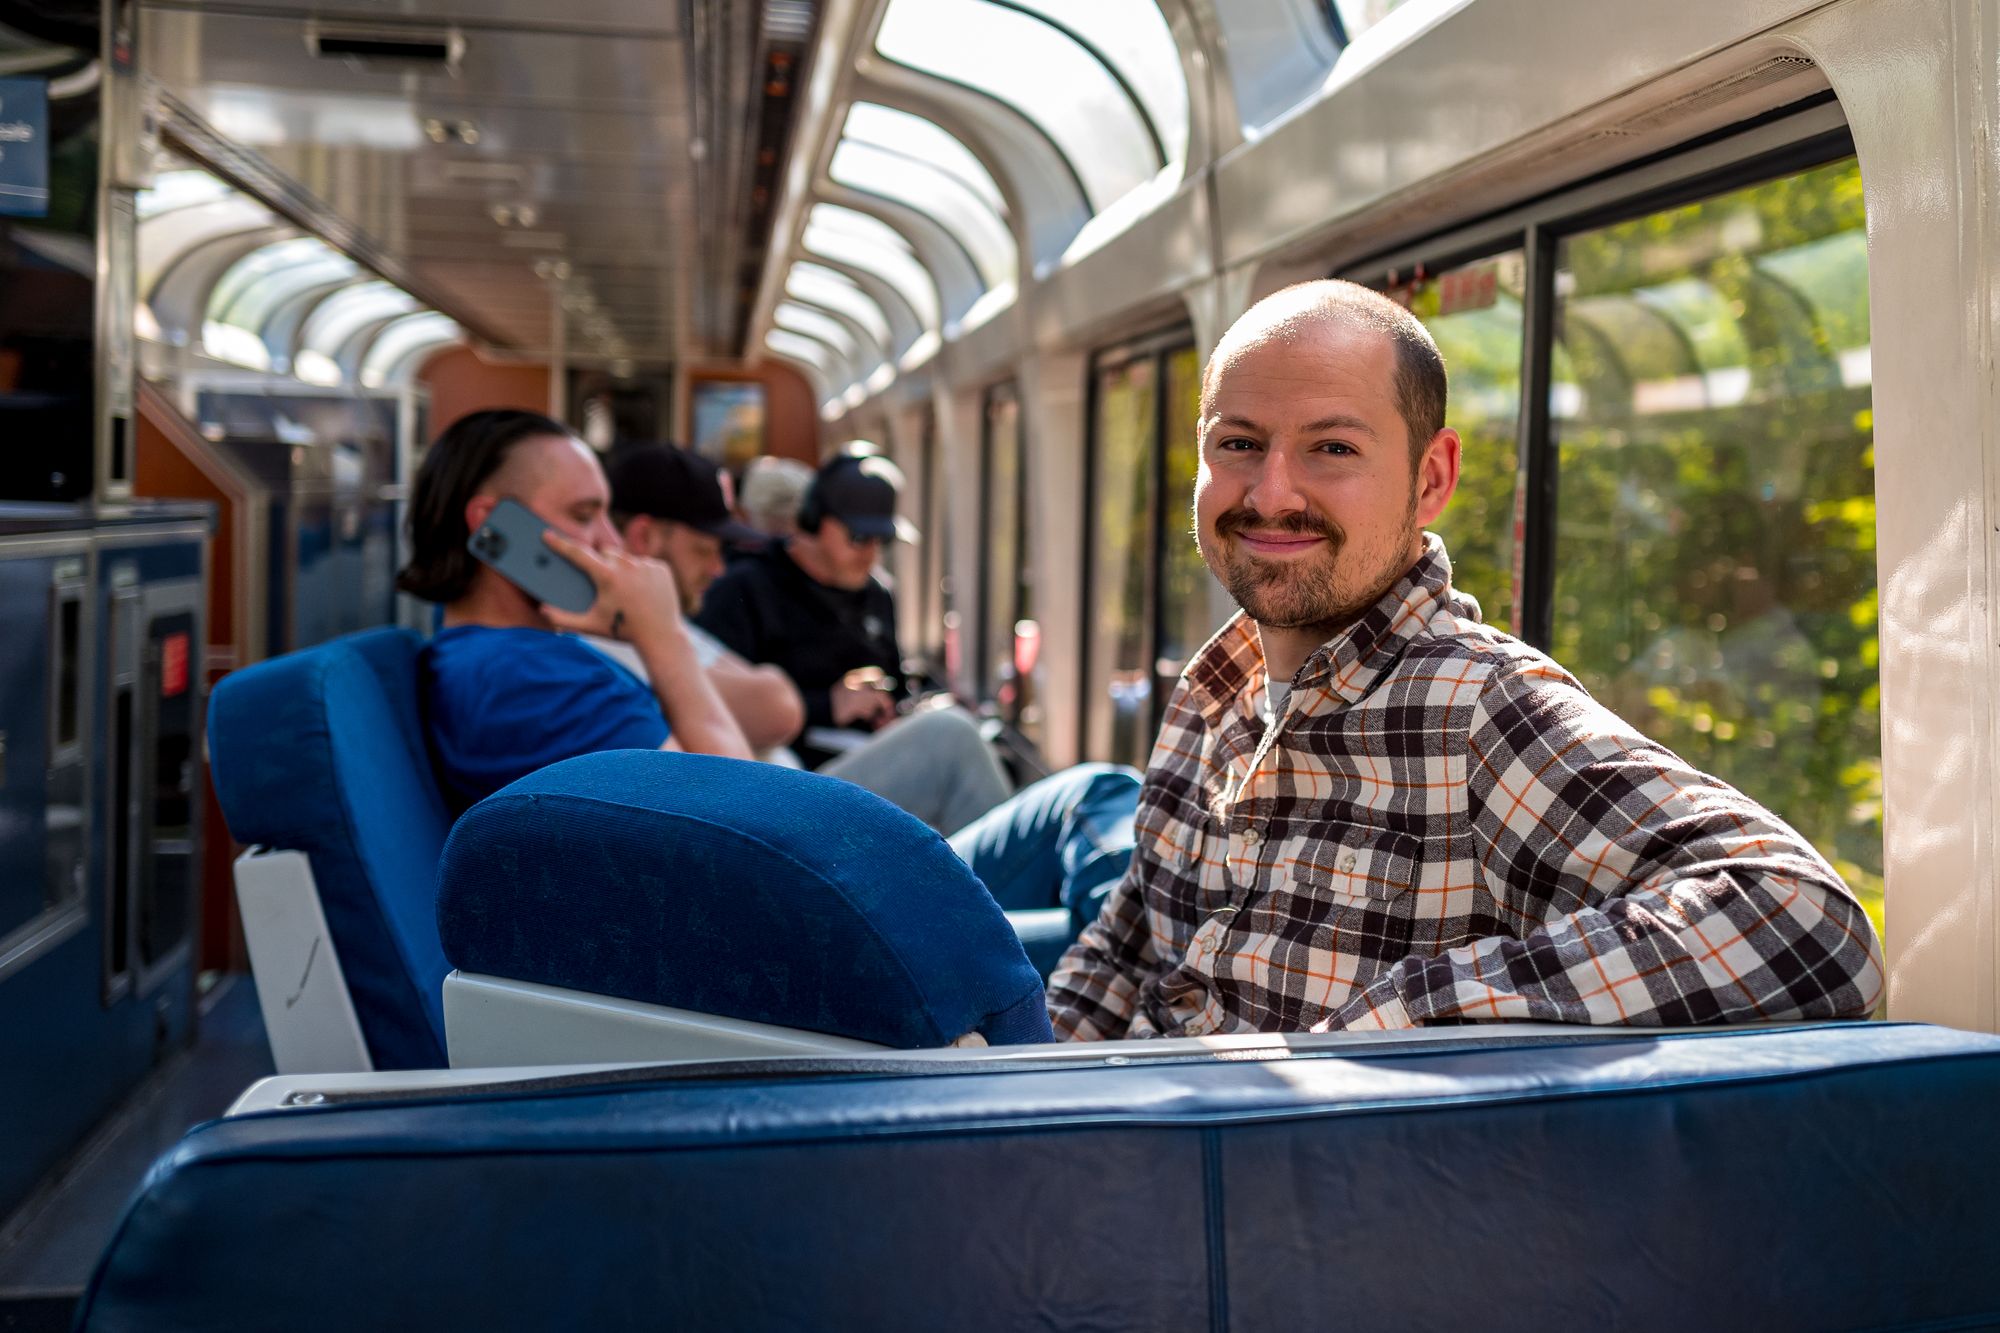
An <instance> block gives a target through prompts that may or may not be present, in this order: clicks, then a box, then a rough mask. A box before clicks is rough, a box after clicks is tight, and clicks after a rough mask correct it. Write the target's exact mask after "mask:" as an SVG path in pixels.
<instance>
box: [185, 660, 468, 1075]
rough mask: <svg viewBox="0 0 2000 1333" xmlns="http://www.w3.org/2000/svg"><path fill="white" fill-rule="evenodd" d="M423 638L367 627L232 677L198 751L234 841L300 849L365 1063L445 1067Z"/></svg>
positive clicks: (442, 812)
mask: <svg viewBox="0 0 2000 1333" xmlns="http://www.w3.org/2000/svg"><path fill="white" fill-rule="evenodd" d="M421 646H422V640H421V639H419V638H418V637H417V636H416V635H415V634H412V633H411V632H410V631H408V630H403V629H376V630H367V631H364V632H362V633H360V634H351V635H348V636H346V637H344V638H340V639H335V640H333V641H331V642H329V643H323V644H320V645H319V646H317V647H315V648H310V649H307V650H305V651H304V652H297V653H289V654H287V655H285V656H283V657H276V658H272V659H271V660H269V661H267V662H260V663H258V664H257V665H255V666H250V667H245V668H244V669H242V670H240V671H234V672H231V673H230V674H229V675H227V676H225V677H224V678H223V679H222V681H221V682H220V683H219V684H218V685H217V686H216V687H215V692H214V695H213V697H212V699H211V700H210V702H209V709H208V737H209V753H210V756H211V763H212V768H213V772H214V776H215V791H216V796H217V798H218V799H219V800H220V801H221V803H222V813H223V817H224V818H225V819H226V820H227V821H228V824H229V831H230V833H231V834H232V835H233V836H234V837H235V838H236V840H237V841H238V842H242V843H247V844H252V845H262V846H265V847H270V848H276V849H280V850H288V851H299V852H303V853H305V855H306V857H307V858H308V860H310V861H311V863H312V871H313V878H314V880H315V882H316V883H317V885H318V888H319V894H320V900H321V906H322V908H323V910H324V911H325V913H326V923H327V928H328V931H329V932H330V933H331V935H332V937H333V945H334V948H335V950H336V951H337V953H338V955H339V957H340V962H341V966H342V967H343V968H344V969H345V971H346V976H347V985H348V989H349V992H350V994H351V995H352V997H353V1001H354V1012H355V1016H356V1017H357V1018H358V1019H359V1020H360V1023H361V1030H362V1034H363V1036H364V1037H365V1038H366V1040H367V1043H368V1049H369V1055H370V1057H371V1058H372V1059H373V1060H374V1063H375V1067H376V1068H377V1069H433V1068H439V1067H442V1066H443V1065H444V1063H445V1046H444V1013H443V1007H442V1001H441V998H440V995H441V990H440V988H441V986H442V984H443V982H444V976H445V973H446V972H447V971H448V970H449V969H448V967H447V966H446V963H445V959H444V952H443V949H442V948H441V946H440V945H439V942H438V932H437V889H436V885H437V865H438V855H439V853H440V852H441V851H442V849H443V847H444V840H445V834H446V833H447V832H448V831H449V829H450V827H451V818H450V815H449V814H448V813H447V812H446V809H445V804H444V798H443V797H442V795H440V794H439V792H438V787H437V781H436V779H435V778H434V777H433V776H432V773H431V766H430V758H429V755H428V753H427V751H426V749H425V746H424V741H423V729H422V720H421V717H420V714H419V710H418V705H417V652H418V650H419V649H420V648H421Z"/></svg>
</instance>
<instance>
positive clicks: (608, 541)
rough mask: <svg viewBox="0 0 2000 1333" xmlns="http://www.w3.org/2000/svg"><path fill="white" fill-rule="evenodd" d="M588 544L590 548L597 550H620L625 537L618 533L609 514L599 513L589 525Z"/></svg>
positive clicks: (623, 546) (623, 544)
mask: <svg viewBox="0 0 2000 1333" xmlns="http://www.w3.org/2000/svg"><path fill="white" fill-rule="evenodd" d="M590 545H591V549H592V550H597V551H622V550H624V549H625V539H624V538H623V537H621V536H619V535H618V529H617V527H616V526H615V525H614V524H613V523H612V522H611V518H610V516H609V515H599V516H598V518H597V520H596V521H595V522H593V523H592V524H591V525H590Z"/></svg>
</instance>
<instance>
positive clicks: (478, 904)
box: [438, 750, 1053, 1048]
mask: <svg viewBox="0 0 2000 1333" xmlns="http://www.w3.org/2000/svg"><path fill="white" fill-rule="evenodd" d="M438 921H439V929H440V931H441V933H442V936H443V941H444V950H445V955H446V957H447V958H449V959H450V961H451V963H452V965H453V966H455V967H458V968H460V969H462V970H464V971H467V972H480V973H486V974H489V975H493V976H499V977H506V978H510V979H513V980H517V981H532V982H539V983H541V984H543V985H549V986H562V987H566V988H569V989H572V990H581V991H589V992H592V993H594V994H598V995H611V996H617V997H620V998H623V999H628V1000H639V1001H643V1002H646V1003H650V1004H661V1005H670V1006H673V1007H675V1008H679V1009H691V1010H695V1011H698V1012H700V1013H706V1014H720V1015H723V1016H725V1017H728V1018H737V1019H747V1020H751V1021H754V1022H759V1023H776V1024H780V1025H782V1026H785V1027H794V1028H806V1029H810V1030H812V1031H815V1032H824V1033H831V1034H833V1035H836V1036H843V1037H853V1038H857V1039H859V1040H862V1041H872V1042H879V1043H881V1044H882V1045H885V1046H897V1047H905V1048H916V1047H931V1046H942V1045H947V1044H949V1043H950V1042H952V1041H953V1040H955V1039H957V1038H958V1037H960V1036H963V1035H964V1034H966V1033H968V1032H977V1033H979V1034H980V1035H981V1036H983V1037H984V1038H985V1039H986V1040H987V1042H988V1043H990V1044H993V1045H1002V1044H1009V1043H1020V1042H1036V1041H1050V1040H1053V1034H1052V1033H1051V1032H1050V1030H1049V1022H1048V1015H1047V1012H1046V1009H1045V1007H1044V1000H1043V992H1042V985H1041V978H1040V976H1039V975H1038V974H1037V973H1036V972H1035V969H1034V967H1033V966H1032V965H1031V964H1030V963H1029V961H1028V958H1027V955H1026V954H1025V953H1024V952H1023V951H1022V947H1021V942H1020V940H1019V938H1018V937H1017V936H1016V935H1015V933H1014V932H1013V930H1012V929H1011V928H1010V927H1009V926H1008V923H1007V919H1006V917H1005V916H1004V915H1002V913H1001V911H1000V909H999V907H998V906H997V905H996V904H995V903H994V901H993V898H992V896H991V895H990V894H989V893H987V891H986V888H985V886H984V885H982V884H981V883H980V882H979V880H978V878H977V877H976V876H974V875H973V874H972V872H971V871H970V870H969V869H968V868H967V867H966V865H965V863H964V862H963V861H961V860H959V859H958V857H957V856H956V855H954V854H953V853H952V850H951V848H950V847H949V846H947V845H946V843H945V841H944V840H943V839H942V838H940V837H938V836H937V834H935V833H933V832H932V831H931V830H930V829H928V828H926V827H924V825H923V824H922V823H920V822H919V821H917V820H916V819H914V818H912V817H911V816H909V815H907V814H905V813H904V812H903V811H901V810H899V809H897V808H896V807H895V806H893V805H891V804H890V803H889V802H887V801H885V800H883V799H881V798H880V797H878V796H875V795H873V794H872V793H870V792H867V791H864V790H863V789H862V788H860V787H857V786H855V785H853V784H852V783H848V782H842V781H840V780H838V779H836V778H829V777H823V776H820V775H819V774H815V773H803V772H799V771H796V770H793V769H785V768H777V767H774V766H772V765H769V764H754V763H746V762H741V761H737V760H733V759H716V758H712V757H708V756H702V755H689V754H676V753H662V752H659V751H651V750H616V751H609V752H605V753H601V754H593V755H585V756H582V757H580V758H576V759H569V760H564V761H563V762H561V763H558V764H551V765H549V766H548V767H547V768H544V769H541V770H540V771H538V772H535V773H531V774H529V775H528V776H527V777H525V778H522V779H520V780H519V781H518V782H515V783H513V784H512V785H510V786H507V787H505V788H502V789H501V790H500V791H498V792H496V793H494V794H493V795H492V796H489V797H487V798H486V799H485V800H484V801H481V802H480V803H479V804H478V805H476V806H474V807H473V808H472V809H471V810H469V811H467V812H466V814H465V815H464V816H463V817H462V818H461V819H460V820H459V822H458V825H457V827H456V828H455V829H453V831H452V834H451V838H450V840H449V842H448V843H447V844H446V847H445V853H444V860H443V864H442V865H441V867H440V869H439V876H438Z"/></svg>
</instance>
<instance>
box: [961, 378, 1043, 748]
mask: <svg viewBox="0 0 2000 1333" xmlns="http://www.w3.org/2000/svg"><path fill="white" fill-rule="evenodd" d="M1006 399H1011V400H1012V401H1013V404H1014V413H1015V416H1014V422H1015V424H1014V447H1015V451H1016V454H1015V460H1014V464H1015V465H1014V578H1013V581H1012V582H1011V583H1010V584H1009V585H1008V586H1009V587H1010V588H1011V589H1012V592H1013V598H1012V605H1011V606H1010V607H1009V608H1008V609H1009V615H1008V616H1007V622H1006V623H1008V624H1010V625H1014V624H1019V623H1020V621H1021V619H1022V616H1021V611H1022V598H1021V590H1022V588H1023V586H1024V585H1025V582H1026V580H1025V579H1024V578H1023V575H1022V571H1023V569H1025V568H1027V549H1028V548H1027V539H1028V425H1027V416H1026V413H1025V411H1024V400H1023V396H1022V393H1021V383H1020V381H1019V380H1017V379H1004V380H996V381H994V382H993V383H992V384H989V385H987V386H986V387H985V388H984V389H982V390H981V391H980V394H979V598H978V606H979V632H978V633H977V634H976V635H974V636H973V641H974V642H975V643H976V644H977V645H978V652H979V658H978V671H977V672H976V673H975V675H974V677H973V679H974V681H975V683H976V685H977V687H978V690H979V695H980V697H981V698H983V699H988V700H991V701H993V703H994V704H995V705H996V706H997V705H998V704H999V698H998V695H999V685H1000V683H999V681H998V680H996V679H995V678H994V672H993V662H994V653H995V651H996V650H997V648H998V645H997V644H995V643H992V642H990V641H989V635H990V632H991V630H992V628H993V610H994V608H993V607H992V606H990V605H989V604H988V601H987V599H988V598H989V597H990V596H991V595H992V592H993V576H994V573H995V570H994V568H993V541H992V536H993V453H994V431H993V414H994V409H995V408H996V407H997V406H998V405H999V404H1000V403H1001V402H1002V401H1003V400H1006ZM959 623H960V625H961V626H962V625H963V624H964V621H963V620H962V619H961V620H960V622H959ZM1010 638H1011V636H1010ZM1020 712H1021V695H1020V692H1019V691H1016V692H1015V696H1014V705H1013V707H1012V708H1003V709H1001V710H1000V715H1001V717H1003V718H1005V719H1006V721H1007V723H1008V725H1010V726H1013V725H1018V724H1019V722H1020Z"/></svg>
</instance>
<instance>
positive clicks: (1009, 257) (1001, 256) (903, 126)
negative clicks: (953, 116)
mask: <svg viewBox="0 0 2000 1333" xmlns="http://www.w3.org/2000/svg"><path fill="white" fill-rule="evenodd" d="M827 174H828V175H830V176H832V177H833V179H835V180H836V181H839V182H840V183H841V184H842V185H850V186H852V187H854V188H855V189H857V190H865V191H867V192H869V193H871V194H879V195H881V196H883V197H884V198H888V199H894V200H895V201H897V202H898V203H901V204H905V205H907V206H909V207H911V208H914V209H916V210H917V211H918V212H920V213H923V214H926V215H927V216H929V217H930V218H932V219H933V220H934V221H936V222H937V224H938V225H939V226H941V227H943V228H944V229H945V230H946V231H947V232H950V233H951V236H952V238H953V239H954V240H956V241H957V242H958V244H959V245H960V247H961V248H963V249H964V251H965V253H966V254H967V256H969V257H970V258H971V260H972V264H973V267H974V268H976V269H977V270H978V271H979V280H980V282H981V283H983V284H984V285H985V287H986V288H987V289H988V290H992V289H994V288H997V287H1004V286H1006V285H1008V284H1009V283H1012V282H1013V281H1014V276H1015V259H1014V234H1013V232H1012V231H1010V230H1009V229H1008V226H1007V222H1006V218H1005V214H1006V211H1007V207H1006V204H1005V202H1004V201H1003V200H1002V198H1001V195H1000V187H999V186H997V185H995V184H994V183H993V177H992V176H991V175H989V174H988V173H987V171H986V168H985V167H983V166H981V165H980V164H979V159H978V158H976V157H974V156H973V155H972V154H971V153H970V152H968V151H967V150H966V147H965V145H964V144H962V143H960V142H959V141H958V140H957V139H954V138H953V137H952V136H951V135H949V134H947V133H945V131H943V130H941V129H939V128H938V127H937V126H936V125H934V124H932V123H931V122H930V121H928V120H925V119H923V118H922V117H921V116H913V115H911V114H910V113H909V112H907V111H898V110H896V109H894V108H893V107H886V106H877V105H875V104H874V103H871V102H857V103H856V104H855V105H854V107H853V109H852V110H850V111H849V112H848V113H847V126H846V128H845V129H844V130H843V131H842V133H841V140H840V143H839V144H838V145H837V146H836V147H835V148H834V150H833V160H832V161H831V162H830V163H829V164H828V166H827Z"/></svg>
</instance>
